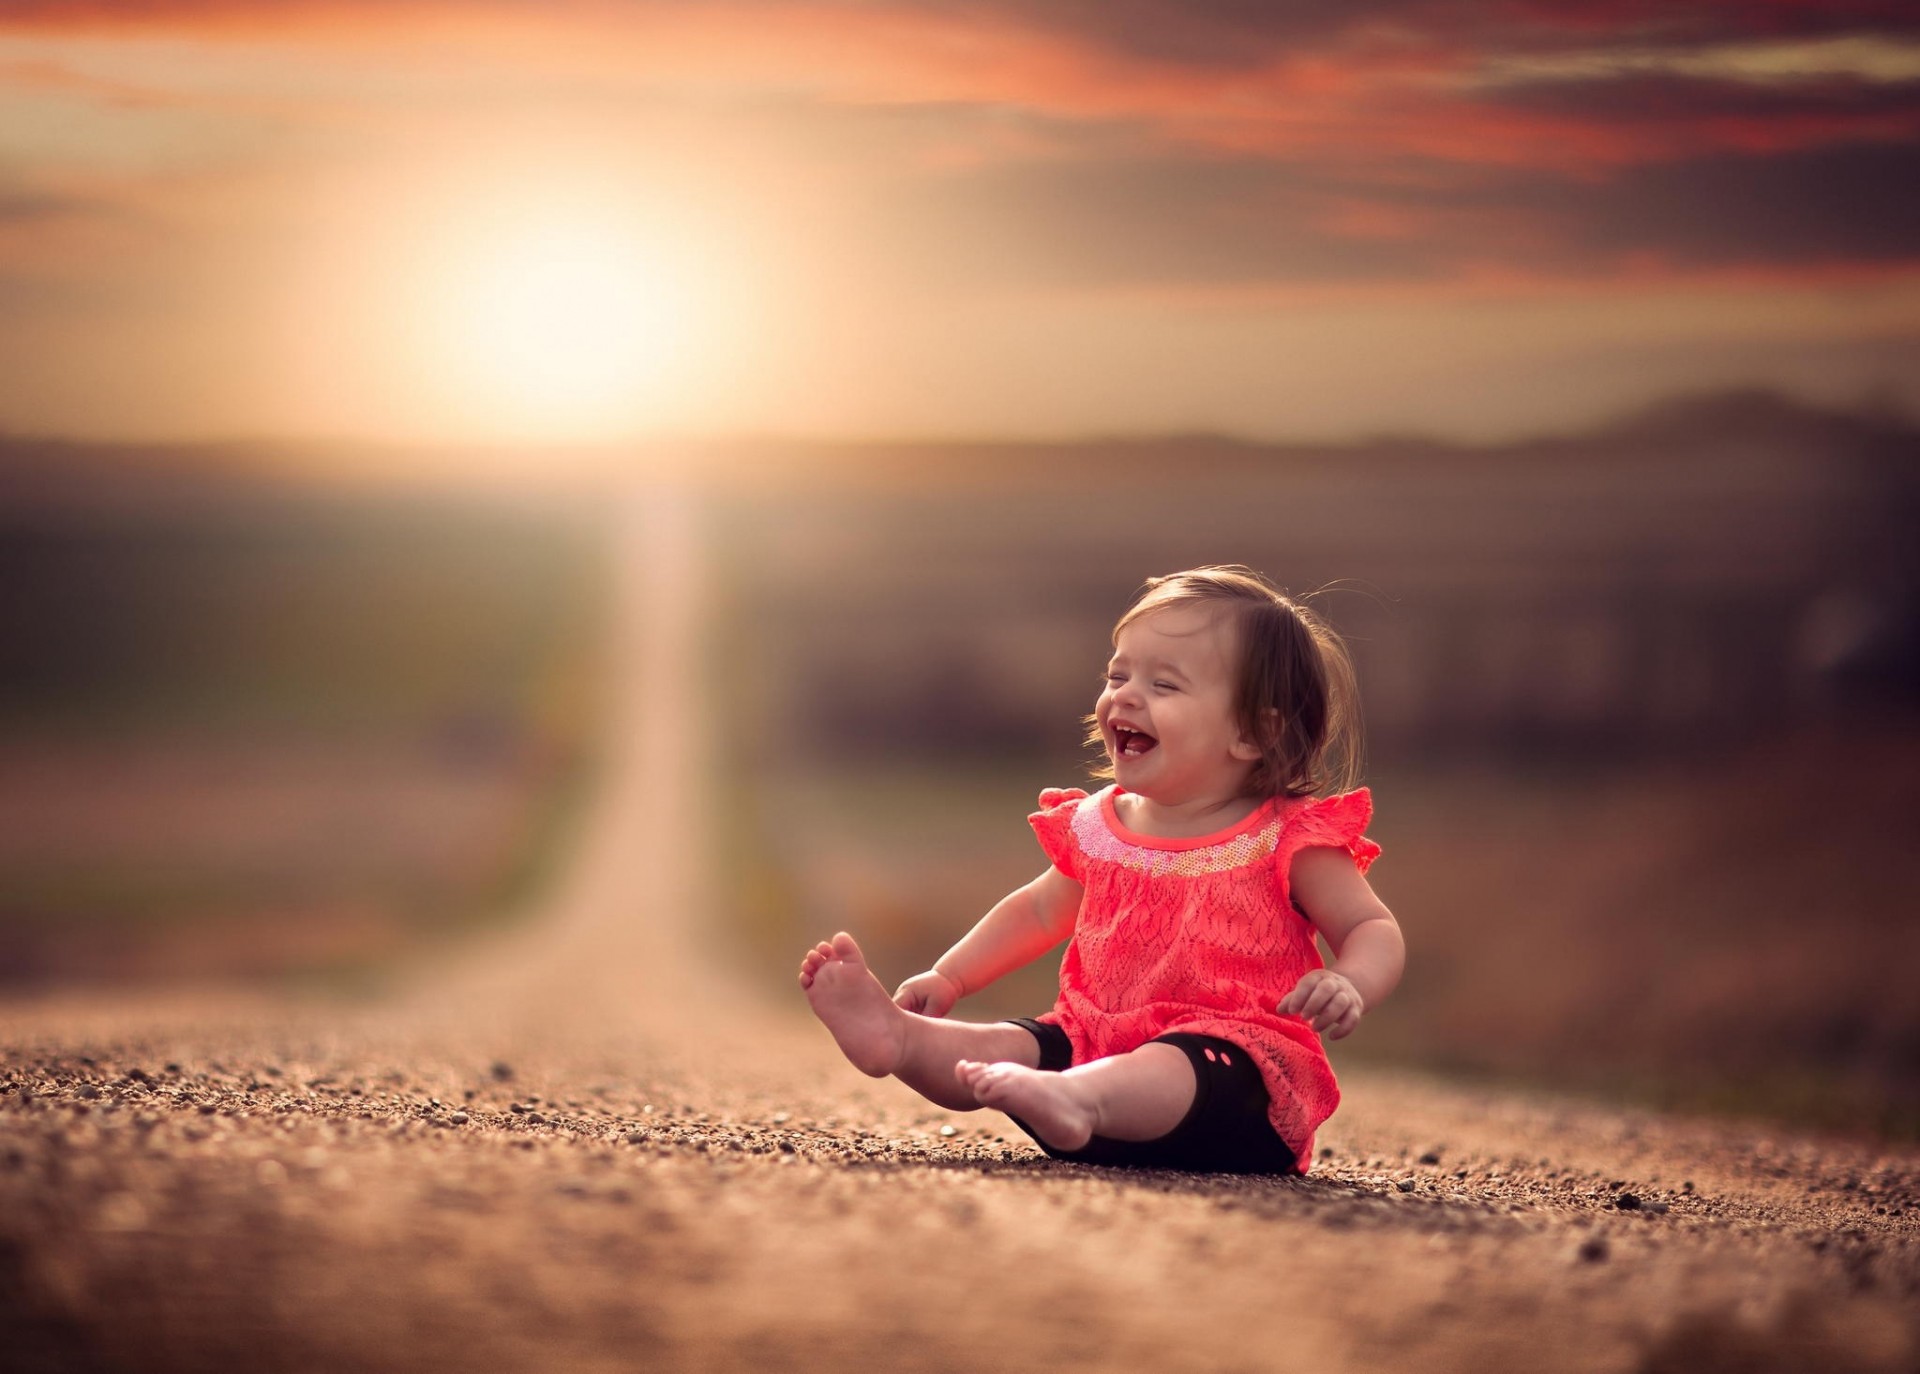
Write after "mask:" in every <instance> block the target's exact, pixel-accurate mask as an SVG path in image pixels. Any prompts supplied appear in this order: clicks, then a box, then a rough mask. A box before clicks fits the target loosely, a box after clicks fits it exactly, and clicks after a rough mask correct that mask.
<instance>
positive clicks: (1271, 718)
mask: <svg viewBox="0 0 1920 1374" xmlns="http://www.w3.org/2000/svg"><path fill="white" fill-rule="evenodd" d="M1279 734H1280V712H1279V709H1278V708H1276V707H1273V706H1269V707H1267V709H1266V710H1264V711H1262V712H1261V713H1260V727H1259V735H1258V737H1253V736H1249V735H1247V734H1245V733H1242V734H1239V735H1236V736H1235V737H1234V741H1233V747H1232V748H1231V749H1229V750H1228V751H1227V752H1228V753H1229V754H1231V755H1232V756H1233V757H1234V758H1236V759H1239V760H1240V761H1241V762H1242V763H1257V762H1259V760H1260V756H1261V755H1262V754H1263V753H1264V752H1265V750H1266V746H1267V745H1268V744H1269V743H1271V742H1272V741H1273V740H1274V739H1275V738H1277V737H1278V736H1279Z"/></svg>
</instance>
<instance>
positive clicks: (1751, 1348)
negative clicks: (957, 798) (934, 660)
mask: <svg viewBox="0 0 1920 1374" xmlns="http://www.w3.org/2000/svg"><path fill="white" fill-rule="evenodd" d="M698 538H699V533H698V528H697V511H696V510H695V509H694V508H692V507H691V506H690V505H689V504H688V502H687V501H686V499H685V498H683V497H681V496H678V495H675V494H674V493H671V492H657V493H654V494H652V495H651V496H650V497H648V498H647V499H644V500H641V501H638V502H636V506H635V529H634V532H633V538H632V540H631V549H632V557H631V558H630V559H629V568H628V571H629V574H630V585H629V588H628V590H629V592H630V593H631V595H630V597H629V605H630V607H631V611H630V615H629V618H628V621H627V628H628V630H629V633H628V634H627V635H626V637H625V639H624V640H623V641H622V653H623V654H624V655H625V658H624V659H623V673H624V678H623V680H624V681H625V682H626V683H627V684H629V685H628V689H627V690H625V691H623V692H622V693H621V696H620V703H621V712H620V719H619V721H618V722H617V726H616V732H615V737H614V739H613V741H612V745H611V749H612V755H611V757H612V758H613V760H614V763H613V766H612V767H611V768H610V770H609V781H608V784H607V788H606V793H605V796H604V798H603V804H602V805H601V807H600V808H599V810H598V812H597V813H596V816H595V818H594V821H593V823H592V825H591V828H590V832H589V834H588V835H587V836H586V839H585V843H584V844H583V846H582V850H581V853H580V857H579V862H578V863H577V865H576V866H575V868H574V869H573V871H572V873H571V875H570V876H569V878H568V880H567V881H566V882H565V884H564V885H563V887H562V889H561V890H560V891H559V893H558V894H557V895H556V896H555V899H554V901H553V903H552V906H551V908H550V909H549V910H547V911H546V912H544V913H543V914H542V915H541V917H540V918H539V919H538V920H537V921H534V922H531V923H529V924H527V925H526V926H524V927H522V928H520V929H519V930H517V931H515V932H512V933H509V934H507V935H504V936H501V937H500V938H498V939H496V940H494V941H493V942H491V943H489V944H487V945H486V946H484V947H480V948H474V949H471V950H468V951H466V952H464V953H463V954H462V955H461V956H460V957H459V958H458V959H457V960H453V961H450V962H448V963H444V964H440V965H436V966H433V967H428V968H418V969H415V970H413V971H412V973H411V975H410V977H409V979H408V981H407V982H406V983H405V984H404V985H403V986H401V987H399V988H397V989H395V990H394V992H393V994H392V995H391V996H388V997H384V998H381V999H379V1000H367V1001H362V1002H357V1003H351V1004H343V1003H340V1002H337V1001H334V1002H329V1001H322V1000H317V999H288V998H272V999H269V998H265V997H262V996H259V995H242V994H235V993H225V994H220V995H217V996H212V995H201V996H189V995H186V994H169V995H166V996H158V995H148V996H143V997H141V998H140V999H138V1000H132V1001H128V1000H124V999H120V1000H116V999H111V998H106V997H102V996H97V995H96V996H88V997H72V996H68V997H48V998H42V999H38V1000H35V1001H32V1002H15V1003H11V1004H5V1005H0V1365H4V1367H5V1368H7V1369H9V1370H21V1371H40V1370H63V1371H64V1370H97V1371H121V1370H128V1371H131V1370H163V1371H165V1370H193V1369H215V1368H218V1369H223V1370H267V1371H271V1370H290V1371H291V1370H299V1371H308V1370H313V1371H319V1370H383V1371H384V1370H396V1371H398V1370H409V1371H411V1370H429V1371H431V1370H438V1369H448V1370H452V1369H462V1370H467V1369H480V1370H568V1371H572V1370H600V1369H606V1370H628V1369H643V1370H655V1369H658V1370H689V1371H693V1370H735V1369H738V1370H749V1369H752V1370H762V1369H786V1368H796V1369H843V1368H844V1369H864V1368H874V1369H881V1370H904V1371H918V1370H927V1371H936V1370H1001V1369H1005V1370H1021V1371H1026V1370H1036V1369H1037V1370H1046V1369H1095V1368H1098V1369H1103V1370H1104V1369H1132V1368H1140V1369H1152V1370H1155V1371H1181V1370H1208V1371H1214V1370H1247V1371H1252V1370H1267V1369H1283V1368H1285V1369H1296V1368H1298V1369H1316V1370H1337V1369H1373V1368H1393V1369H1400V1368H1411V1369H1419V1370H1456V1369H1458V1370H1468V1369H1474V1370H1487V1369H1529V1370H1533V1369H1540V1370H1595V1371H1600V1370H1647V1371H1665V1370H1672V1371H1682V1370H1688V1371H1693V1370H1710V1371H1711V1370H1782V1371H1785V1370H1814V1369H1818V1370H1841V1371H1852V1370H1861V1371H1881V1370H1913V1369H1916V1368H1920V1318H1916V1316H1915V1314H1916V1312H1920V1211H1917V1210H1916V1209H1920V1156H1916V1154H1915V1153H1914V1152H1911V1151H1883V1150H1877V1149H1875V1148H1873V1147H1871V1146H1867V1145H1862V1144H1858V1143H1849V1142H1839V1141H1829V1140H1817V1139H1811V1138H1797V1137H1793V1136H1790V1135H1787V1134H1782V1133H1771V1132H1756V1131H1754V1130H1751V1129H1742V1128H1738V1127H1730V1126H1727V1125H1725V1124H1706V1123H1700V1122H1689V1121H1681V1120H1675V1119H1671V1118H1663V1117H1658V1116H1651V1115H1645V1114H1635V1113H1622V1112H1617V1111H1612V1110H1604V1109H1600V1108H1596V1107H1592V1106H1583V1105H1580V1104H1577V1103H1574V1102H1571V1101H1558V1100H1549V1099H1541V1098H1532V1097H1525V1096H1520V1095H1517V1094H1514V1093H1512V1092H1507V1091H1500V1090H1493V1089H1485V1090H1482V1089H1464V1088H1460V1087H1457V1086H1451V1085H1447V1084H1443V1083H1439V1082H1435V1081H1429V1080H1425V1079H1422V1078H1419V1077H1415V1076H1410V1075H1386V1074H1361V1073H1353V1074H1350V1075H1349V1076H1348V1078H1347V1080H1346V1084H1345V1086H1346V1093H1347V1103H1346V1105H1345V1106H1344V1107H1343V1108H1342V1110H1341V1112H1340V1114H1339V1115H1338V1116H1337V1117H1336V1118H1335V1119H1334V1121H1333V1122H1332V1123H1330V1124H1329V1126H1328V1127H1327V1128H1326V1129H1325V1130H1324V1131H1323V1132H1322V1137H1321V1143H1322V1145H1323V1146H1324V1147H1325V1149H1324V1150H1323V1152H1322V1157H1321V1158H1320V1159H1318V1160H1316V1161H1315V1167H1314V1170H1313V1172H1312V1174H1311V1175H1310V1176H1309V1177H1308V1178H1306V1179H1228V1180H1220V1179H1194V1178H1188V1177H1183V1176H1178V1175H1171V1174H1160V1173H1134V1174H1129V1173H1119V1172H1100V1171H1095V1170H1089V1169H1084V1168H1079V1167H1074V1166H1065V1165H1060V1164H1055V1163H1052V1162H1049V1161H1047V1160H1045V1159H1044V1158H1043V1157H1041V1156H1040V1155H1039V1154H1038V1153H1037V1152H1036V1151H1035V1150H1033V1149H1032V1148H1031V1147H1030V1146H1029V1145H1028V1144H1027V1143H1026V1142H1025V1140H1024V1137H1021V1136H1019V1134H1018V1133H1017V1132H1016V1131H1014V1130H1012V1129H1011V1128H1009V1127H1007V1126H1006V1125H1005V1124H1004V1123H1003V1122H1002V1121H1001V1120H999V1119H998V1118H992V1117H990V1116H989V1115H988V1114H986V1113H976V1114H971V1115H962V1114H952V1113H947V1112H943V1111H940V1110H937V1109H934V1108H931V1107H927V1106H925V1105H924V1104H922V1103H920V1102H919V1101H918V1100H917V1099H916V1098H914V1097H913V1096H912V1095H911V1094H910V1093H908V1092H907V1091H906V1090H905V1089H903V1088H900V1087H899V1086H898V1085H896V1084H893V1083H891V1082H870V1081H868V1080H864V1079H861V1078H860V1077H858V1076H857V1075H855V1074H853V1073H852V1072H851V1071H850V1070H848V1069H847V1068H846V1067H845V1066H844V1064H842V1063H841V1062H840V1061H839V1060H838V1058H837V1055H836V1054H835V1052H834V1051H833V1049H832V1046H831V1043H830V1041H829V1040H828V1038H827V1036H826V1035H825V1033H824V1032H823V1031H821V1030H820V1029H819V1028H818V1027H817V1026H815V1025H814V1024H813V1023H812V1022H811V1021H810V1020H809V1019H808V1018H807V1016H806V1013H805V1010H804V1005H803V1003H802V1001H801V999H800V998H799V995H798V993H797V991H796V993H795V994H794V996H793V997H792V998H791V999H789V1000H788V1001H786V1002H784V1003H774V1004H767V1003H765V1002H763V1001H759V1000H755V999H754V998H753V997H751V996H750V995H748V994H747V993H746V992H744V991H742V990H741V989H739V988H738V987H736V986H735V985H734V984H733V983H732V982H730V981H729V980H728V978H727V977H726V974H725V969H724V966H723V964H722V963H719V962H716V960H715V957H714V956H713V955H711V954H710V953H708V952H706V948H707V947H706V946H705V945H703V944H702V943H701V942H699V941H697V940H696V939H694V938H692V937H693V934H694V932H695V930H696V928H697V922H698V920H699V919H700V917H701V913H703V912H705V911H707V910H710V909H711V905H710V903H708V902H707V901H706V900H705V898H704V897H703V893H702V889H701V873H702V872H703V871H704V866H703V863H702V859H703V857H704V856H705V854H706V853H707V850H706V846H707V845H709V844H712V845H714V846H716V848H715V850H714V852H715V853H717V855H718V856H719V857H721V858H722V859H723V858H724V852H725V843H726V836H724V835H720V836H717V837H712V838H711V839H709V838H708V837H706V836H704V835H703V834H702V833H701V830H702V827H701V826H700V825H699V824H698V822H699V820H700V818H702V817H704V816H706V815H707V814H709V808H708V805H707V799H706V798H705V797H704V796H703V795H702V794H701V792H700V790H699V785H698V784H699V780H700V778H701V777H702V776H703V770H702V768H701V757H702V749H703V741H704V740H705V739H706V738H708V722H706V720H705V719H704V716H703V707H704V705H705V699H704V697H703V695H702V694H701V692H700V690H699V686H700V684H699V682H698V680H697V676H696V674H695V673H694V672H692V671H690V668H689V665H693V664H697V663H698V662H699V661H700V658H699V653H698V649H699V645H698V643H697V628H698V626H699V624H700V623H701V622H700V618H699V596H700V580H699V576H698V573H699V557H698Z"/></svg>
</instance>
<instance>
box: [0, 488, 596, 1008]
mask: <svg viewBox="0 0 1920 1374" xmlns="http://www.w3.org/2000/svg"><path fill="white" fill-rule="evenodd" d="M142 476H143V474H141V473H139V472H135V473H133V474H131V475H130V476H129V477H128V478H127V480H126V481H125V482H123V483H119V484H115V485H107V486H103V487H102V488H101V489H99V490H98V491H97V492H89V491H79V492H76V491H75V490H74V489H73V487H72V485H71V484H70V483H69V484H67V485H65V486H62V485H59V484H49V483H46V482H42V483H40V484H39V485H35V486H27V487H25V488H24V489H22V488H21V487H20V486H19V485H16V487H15V489H14V490H13V491H11V492H10V493H8V495H9V498H10V499H9V500H8V502H7V503H6V505H5V506H4V507H3V508H0V579H4V581H5V583H6V585H7V586H8V587H9V588H10V595H9V596H8V597H7V598H6V599H5V603H4V607H0V661H3V666H4V673H3V674H0V984H4V983H12V984H16V985H19V984H31V983H37V982H43V981H46V980H50V979H51V980H61V981H67V980H72V979H84V980H99V979H116V980H118V979H128V978H138V977H152V976H167V977H193V978H205V977H209V976H223V975H235V974H286V973H298V974H301V975H310V974H313V973H316V972H321V973H329V974H333V975H338V974H340V973H343V972H356V973H364V972H366V971H368V970H370V969H373V968H374V967H376V966H377V965H378V964H379V963H380V961H382V960H386V959H389V958H391V957H393V956H395V955H396V954H399V953H401V952H403V951H405V950H407V949H408V948H409V947H410V946H411V945H412V944H413V943H414V942H416V941H417V940H418V939H419V938H420V937H421V936H423V935H426V934H429V933H434V932H443V931H446V930H449V929H458V928H462V927H464V926H467V925H470V924H472V923H473V922H475V921H479V920H486V919H493V918H497V917H499V916H501V915H503V914H505V913H507V912H509V911H511V910H512V909H514V908H515V906H516V905H517V904H519V903H521V902H523V901H524V900H525V899H526V898H528V897H529V896H530V895H531V894H533V893H535V892H536V891H537V890H538V889H539V886H540V880H541V878H542V875H543V873H544V871H545V870H546V869H547V868H548V867H550V866H551V864H552V862H553V861H554V858H555V857H556V854H557V852H558V846H559V843H560V841H561V838H562V836H563V835H564V833H565V831H566V829H567V825H568V822H569V819H570V817H571V815H572V814H573V812H575V811H576V810H577V809H578V802H579V801H580V800H581V798H582V797H583V796H584V793H585V785H586V779H587V777H588V774H589V770H590V769H591V766H592V762H593V760H592V758H591V744H592V731H593V729H594V726H595V723H596V710H597V704H598V703H597V696H596V694H597V692H598V690H599V683H598V672H599V665H598V662H597V655H598V653H599V637H600V625H599V621H600V619H601V617H602V615H603V614H604V598H605V591H606V589H605V586H604V576H605V575H604V568H603V561H604V548H603V543H604V541H603V539H602V537H601V536H600V535H599V533H598V532H597V529H596V526H595V525H594V523H593V522H592V521H591V520H590V519H589V518H587V517H585V516H583V515H582V514H581V513H580V512H579V511H577V510H568V509H565V508H562V507H557V506H555V507H547V508H539V509H520V510H516V509H514V508H512V507H509V506H506V505H504V504H502V503H499V502H489V501H483V500H478V499H475V498H473V497H454V496H440V497H426V496H420V495H416V496H413V497H410V498H406V499H400V498H395V497H392V496H382V497H375V496H371V495H366V494H362V495H360V496H348V495H343V494H341V493H339V492H332V493H329V492H323V491H320V490H316V489H310V488H299V487H288V486H276V485H268V484H266V483H265V482H263V481H261V480H260V479H258V478H245V477H232V476H225V475H219V474H214V475H208V474H204V473H193V472H187V473H185V474H177V475H176V477H177V480H176V483H174V484H157V485H153V486H148V487H146V488H145V489H143V482H142ZM146 477H147V480H148V481H151V474H146Z"/></svg>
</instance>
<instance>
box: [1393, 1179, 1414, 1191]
mask: <svg viewBox="0 0 1920 1374" xmlns="http://www.w3.org/2000/svg"><path fill="white" fill-rule="evenodd" d="M1393 1186H1394V1187H1396V1188H1398V1189H1399V1190H1400V1191H1401V1192H1403V1193H1411V1192H1412V1191H1413V1180H1412V1179H1410V1178H1403V1179H1401V1180H1400V1181H1399V1182H1398V1183H1396V1184H1394V1185H1393Z"/></svg>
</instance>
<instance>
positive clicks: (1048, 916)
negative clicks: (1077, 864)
mask: <svg viewBox="0 0 1920 1374" xmlns="http://www.w3.org/2000/svg"><path fill="white" fill-rule="evenodd" d="M1084 890H1085V889H1083V888H1082V887H1081V886H1080V884H1079V883H1076V882H1075V881H1074V880H1073V879H1071V878H1069V877H1068V876H1067V875H1066V874H1064V873H1062V872H1061V871H1060V870H1059V869H1057V868H1049V869H1048V870H1047V871H1046V872H1045V873H1042V874H1041V875H1040V876H1039V877H1037V878H1035V879H1034V880H1033V881H1032V882H1030V883H1028V884H1026V885H1025V886H1024V887H1017V888H1015V889H1014V890H1013V891H1012V892H1009V893H1008V894H1007V895H1006V896H1004V897H1002V898H1001V899H1000V900H999V901H998V902H996V903H994V906H993V909H992V910H991V911H989V912H988V913H987V914H986V915H985V916H982V917H981V918H980V922H979V924H978V925H976V926H974V928H973V929H972V930H970V931H968V932H967V933H966V934H965V935H963V936H961V937H960V942H959V943H958V944H956V945H955V946H954V947H953V948H952V949H950V950H948V951H947V952H946V953H945V954H943V955H941V956H940V957H939V958H938V959H936V960H935V961H934V964H933V967H932V968H930V969H928V970H927V971H926V972H925V973H918V974H915V975H914V976H913V977H911V978H909V979H907V981H906V982H904V983H902V984H901V985H900V989H899V991H898V992H896V993H894V995H893V1000H894V1001H895V1002H896V1003H898V1004H899V1005H900V1006H903V1007H905V1008H906V1009H907V1010H908V1011H917V1012H919V1013H921V1014H922V1015H923V1016H945V1015H946V1014H947V1012H948V1011H949V1010H951V1009H952V1007H953V1004H954V1003H955V1002H958V1001H959V1000H960V999H961V998H962V997H966V996H968V995H969V994H972V993H976V992H978V991H980V989H981V988H984V987H985V986H986V985H987V984H989V983H991V982H993V981H994V979H996V978H999V977H1002V976H1004V975H1005V974H1008V973H1011V972H1013V970H1015V969H1017V968H1019V967H1021V966H1022V965H1024V964H1030V963H1032V962H1033V961H1034V960H1035V959H1038V958H1039V957H1040V956H1041V955H1043V954H1045V953H1046V952H1047V951H1048V950H1050V949H1052V948H1053V947H1054V946H1055V945H1057V944H1059V943H1060V942H1061V941H1062V940H1064V939H1066V938H1067V936H1068V935H1070V934H1072V932H1073V920H1074V917H1075V916H1077V915H1079V913H1080V896H1081V893H1082V892H1083V891H1084Z"/></svg>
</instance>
